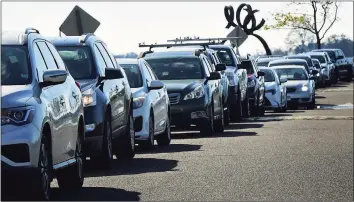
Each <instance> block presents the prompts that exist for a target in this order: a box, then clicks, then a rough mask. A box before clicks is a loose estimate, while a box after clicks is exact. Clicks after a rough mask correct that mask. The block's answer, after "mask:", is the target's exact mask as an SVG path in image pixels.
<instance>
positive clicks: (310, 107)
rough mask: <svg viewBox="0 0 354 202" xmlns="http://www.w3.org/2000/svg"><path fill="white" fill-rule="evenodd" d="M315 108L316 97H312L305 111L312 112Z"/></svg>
mask: <svg viewBox="0 0 354 202" xmlns="http://www.w3.org/2000/svg"><path fill="white" fill-rule="evenodd" d="M315 107H316V97H315V96H313V97H312V102H311V104H309V105H308V106H307V109H309V110H313V109H315Z"/></svg>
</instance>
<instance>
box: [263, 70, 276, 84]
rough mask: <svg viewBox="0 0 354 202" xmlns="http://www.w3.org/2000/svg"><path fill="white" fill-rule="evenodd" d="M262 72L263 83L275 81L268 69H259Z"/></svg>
mask: <svg viewBox="0 0 354 202" xmlns="http://www.w3.org/2000/svg"><path fill="white" fill-rule="evenodd" d="M261 71H262V72H264V81H265V82H273V81H275V77H274V74H273V71H272V70H270V69H261Z"/></svg>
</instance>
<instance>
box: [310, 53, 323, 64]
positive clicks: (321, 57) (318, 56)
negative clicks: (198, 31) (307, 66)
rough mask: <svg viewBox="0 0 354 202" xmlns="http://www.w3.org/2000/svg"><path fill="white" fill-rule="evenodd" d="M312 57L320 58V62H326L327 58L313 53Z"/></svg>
mask: <svg viewBox="0 0 354 202" xmlns="http://www.w3.org/2000/svg"><path fill="white" fill-rule="evenodd" d="M311 58H313V59H317V60H319V61H320V63H326V58H325V57H324V56H322V55H311Z"/></svg>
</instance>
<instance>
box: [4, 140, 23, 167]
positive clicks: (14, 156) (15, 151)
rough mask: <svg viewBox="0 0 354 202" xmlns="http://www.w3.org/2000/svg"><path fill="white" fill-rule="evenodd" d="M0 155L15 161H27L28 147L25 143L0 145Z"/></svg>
mask: <svg viewBox="0 0 354 202" xmlns="http://www.w3.org/2000/svg"><path fill="white" fill-rule="evenodd" d="M1 155H3V156H5V157H6V158H8V159H10V160H11V161H13V162H15V163H24V162H29V160H30V159H29V149H28V145H27V144H14V145H3V146H1Z"/></svg>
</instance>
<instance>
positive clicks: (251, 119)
mask: <svg viewBox="0 0 354 202" xmlns="http://www.w3.org/2000/svg"><path fill="white" fill-rule="evenodd" d="M282 120H354V119H353V116H278V117H266V116H265V117H252V118H244V119H243V121H282Z"/></svg>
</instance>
